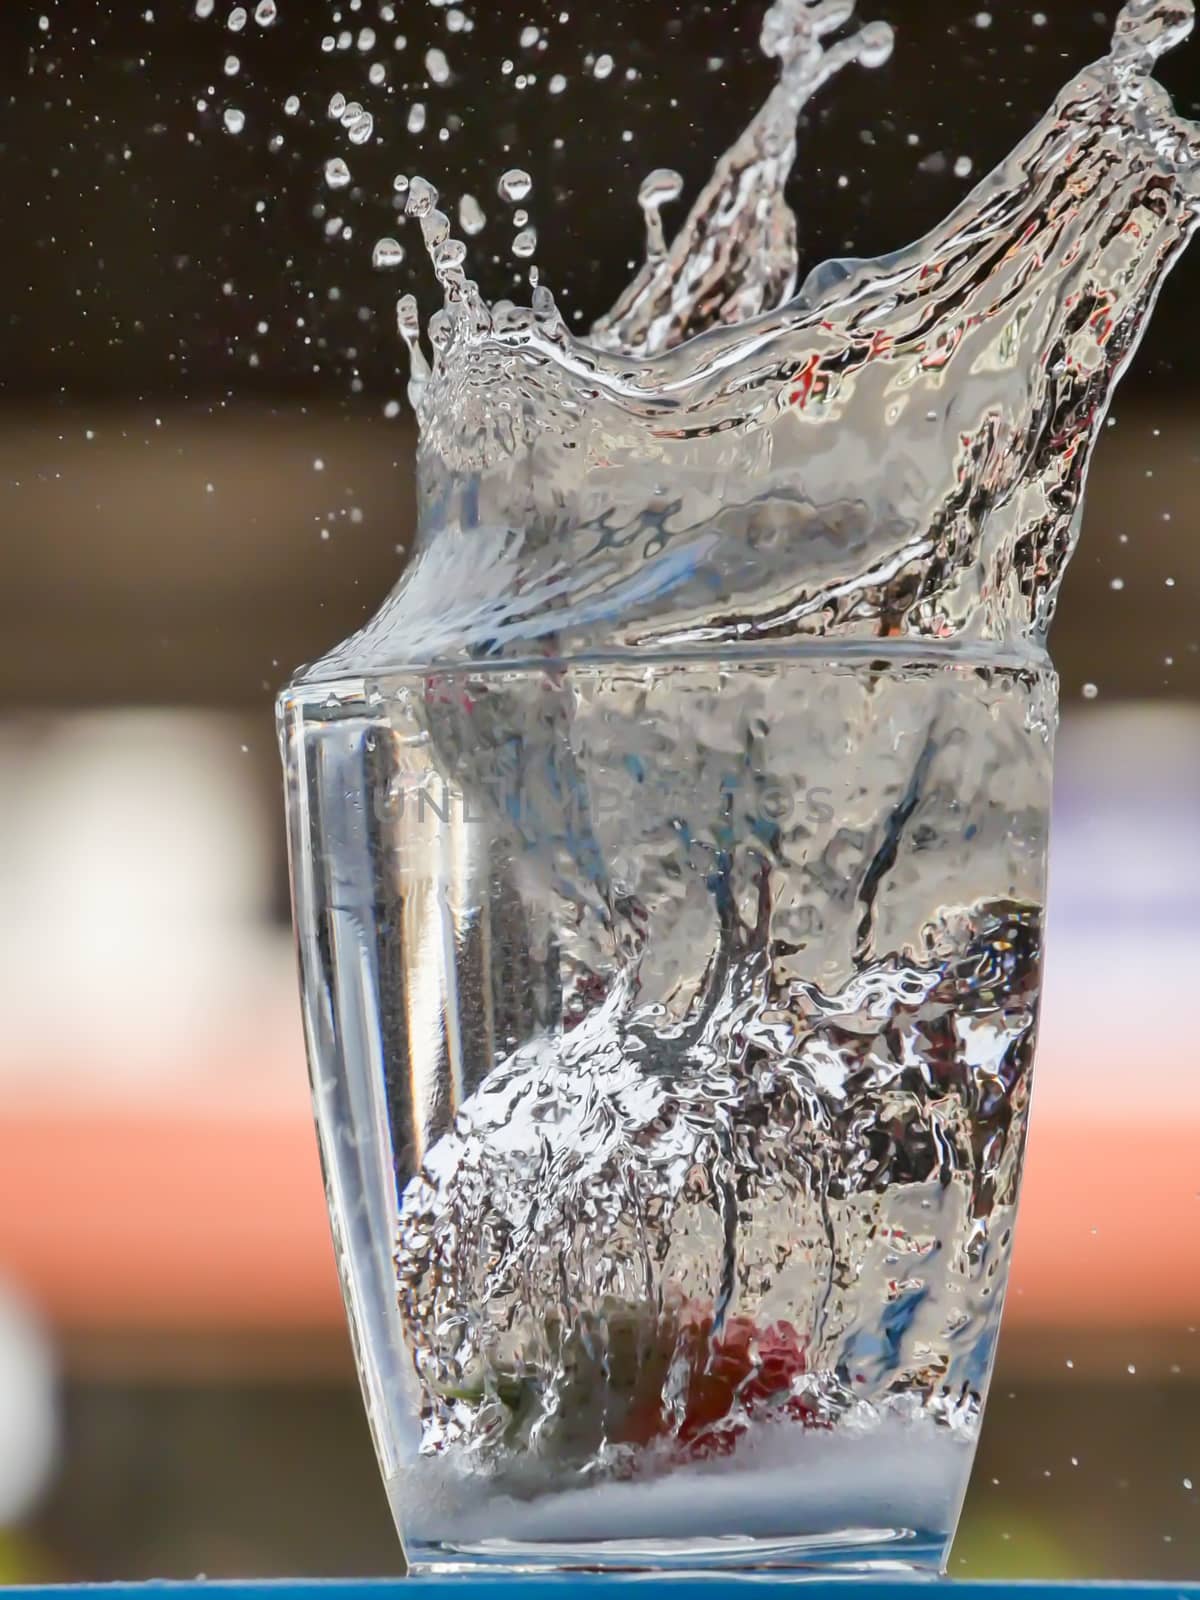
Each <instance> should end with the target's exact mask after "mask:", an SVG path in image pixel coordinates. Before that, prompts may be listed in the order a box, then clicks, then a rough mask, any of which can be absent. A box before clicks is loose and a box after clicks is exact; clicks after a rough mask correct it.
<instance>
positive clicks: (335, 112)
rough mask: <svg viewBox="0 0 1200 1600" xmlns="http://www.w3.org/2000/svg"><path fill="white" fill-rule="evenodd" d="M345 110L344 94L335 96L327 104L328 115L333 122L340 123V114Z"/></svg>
mask: <svg viewBox="0 0 1200 1600" xmlns="http://www.w3.org/2000/svg"><path fill="white" fill-rule="evenodd" d="M345 109H346V96H345V95H344V94H335V95H334V97H333V99H332V100H331V101H330V102H329V115H330V116H331V117H333V118H334V120H335V121H337V122H340V121H341V118H342V112H343V111H345Z"/></svg>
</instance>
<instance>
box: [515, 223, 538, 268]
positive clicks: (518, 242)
mask: <svg viewBox="0 0 1200 1600" xmlns="http://www.w3.org/2000/svg"><path fill="white" fill-rule="evenodd" d="M536 249H537V229H536V228H522V229H521V231H520V233H519V234H518V235H517V237H516V238H515V239H514V240H513V242H512V253H513V255H515V256H520V257H521V259H522V260H523V261H527V260H528V259H529V257H530V256H531V255H532V254H533V252H534V251H535V250H536Z"/></svg>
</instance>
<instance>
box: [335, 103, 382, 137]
mask: <svg viewBox="0 0 1200 1600" xmlns="http://www.w3.org/2000/svg"><path fill="white" fill-rule="evenodd" d="M342 126H343V127H344V128H345V129H346V135H347V137H348V138H349V140H350V143H351V144H366V142H367V140H368V139H369V138H370V137H371V135H372V134H373V133H374V131H375V118H374V117H373V116H372V115H371V113H370V112H369V111H363V110H362V108H361V107H360V108H359V111H358V115H357V116H355V117H352V118H351V119H350V121H349V122H347V121H345V120H343V123H342Z"/></svg>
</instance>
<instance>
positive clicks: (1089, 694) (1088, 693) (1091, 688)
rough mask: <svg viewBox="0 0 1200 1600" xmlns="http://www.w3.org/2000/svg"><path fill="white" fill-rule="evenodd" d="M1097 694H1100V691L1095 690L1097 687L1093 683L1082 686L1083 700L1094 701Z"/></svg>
mask: <svg viewBox="0 0 1200 1600" xmlns="http://www.w3.org/2000/svg"><path fill="white" fill-rule="evenodd" d="M1099 693H1100V691H1099V689H1097V687H1096V685H1095V684H1094V683H1085V684H1084V686H1083V698H1084V699H1085V700H1094V699H1095V698H1096V696H1097V695H1098V694H1099Z"/></svg>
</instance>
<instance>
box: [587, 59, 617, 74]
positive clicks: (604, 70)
mask: <svg viewBox="0 0 1200 1600" xmlns="http://www.w3.org/2000/svg"><path fill="white" fill-rule="evenodd" d="M612 69H613V58H612V57H611V56H610V55H602V56H597V57H596V65H595V66H594V67H593V68H592V73H593V75H594V76H595V77H597V78H610V77H611V76H612Z"/></svg>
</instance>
